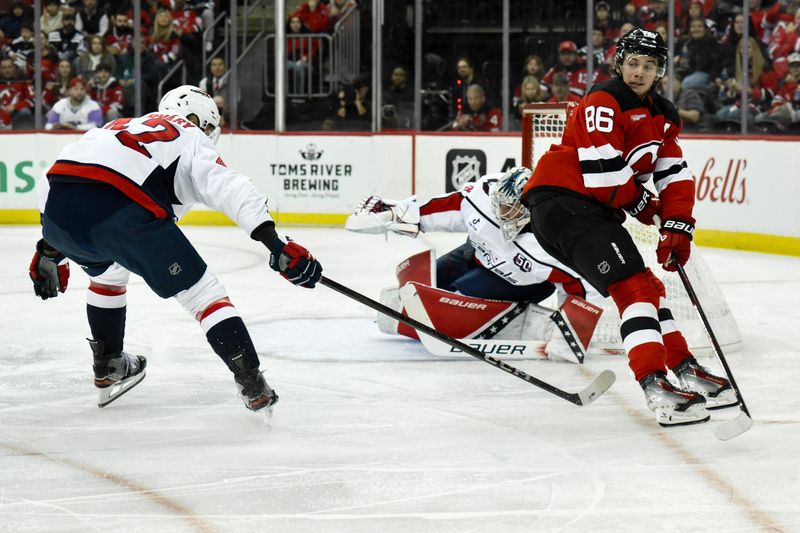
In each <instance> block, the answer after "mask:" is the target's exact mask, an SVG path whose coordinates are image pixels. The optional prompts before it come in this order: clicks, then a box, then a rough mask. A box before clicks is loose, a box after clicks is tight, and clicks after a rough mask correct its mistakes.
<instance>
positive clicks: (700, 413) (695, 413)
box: [655, 405, 711, 428]
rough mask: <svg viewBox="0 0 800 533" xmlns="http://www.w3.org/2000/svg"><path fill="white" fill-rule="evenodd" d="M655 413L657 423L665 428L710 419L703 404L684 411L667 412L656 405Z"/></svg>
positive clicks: (700, 422) (699, 422)
mask: <svg viewBox="0 0 800 533" xmlns="http://www.w3.org/2000/svg"><path fill="white" fill-rule="evenodd" d="M655 413H656V422H658V425H660V426H661V427H665V428H670V427H675V426H688V425H691V424H702V423H704V422H708V421H709V420H711V415H710V414H708V411H706V409H705V406H701V405H695V406H693V407H690V408H689V409H688V410H686V411H685V412H675V411H672V412H667V411H664V410H662V409H661V408H660V407H657V408H656V411H655Z"/></svg>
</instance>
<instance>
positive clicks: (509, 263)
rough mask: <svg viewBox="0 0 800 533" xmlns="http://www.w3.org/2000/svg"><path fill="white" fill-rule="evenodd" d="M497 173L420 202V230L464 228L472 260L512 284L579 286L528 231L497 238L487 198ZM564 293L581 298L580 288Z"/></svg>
mask: <svg viewBox="0 0 800 533" xmlns="http://www.w3.org/2000/svg"><path fill="white" fill-rule="evenodd" d="M502 176H503V174H502V173H495V174H487V175H485V176H483V177H482V178H480V179H479V180H478V181H477V182H474V183H473V182H469V183H466V184H464V185H463V186H462V187H461V190H459V191H456V192H453V193H450V194H447V195H444V196H438V197H436V198H432V199H431V200H430V201H428V202H427V203H426V204H424V205H422V206H420V224H419V227H420V230H422V231H424V232H428V231H450V232H462V231H463V232H467V233H468V235H469V241H470V244H471V245H472V247H473V248H474V249H475V260H476V261H478V263H479V264H480V265H481V266H483V267H484V268H487V269H489V270H491V271H492V272H494V273H495V274H497V275H498V276H500V277H501V278H503V279H504V280H506V281H508V282H509V283H511V284H513V285H534V284H536V283H542V282H544V281H552V282H554V283H564V284H569V283H577V284H578V285H580V283H581V282H580V281H577V279H578V274H577V273H575V272H574V271H573V270H571V269H570V268H568V267H567V266H565V265H563V264H561V263H560V262H559V261H558V260H556V259H555V258H553V257H552V256H550V254H548V253H547V252H545V251H544V249H543V248H542V247H541V245H540V244H539V241H537V240H536V237H534V235H533V233H531V232H530V231H527V230H523V231H522V232H520V233H519V234H518V235H517V236H516V237H515V238H514V239H513V240H512V241H506V240H505V239H504V238H503V234H502V232H501V231H500V221H499V220H498V219H497V217H496V216H495V214H494V212H493V211H492V205H491V196H490V191H491V188H492V187H493V186H494V184H495V183H496V182H497V180H498V179H500V178H501V177H502ZM570 292H571V293H572V294H578V295H581V296H582V297H584V296H585V294H586V288H585V287H581V288H578V290H571V291H570Z"/></svg>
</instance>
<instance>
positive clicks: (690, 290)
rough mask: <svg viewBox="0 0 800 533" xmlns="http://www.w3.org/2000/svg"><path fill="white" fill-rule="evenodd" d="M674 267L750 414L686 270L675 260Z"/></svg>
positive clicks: (748, 412)
mask: <svg viewBox="0 0 800 533" xmlns="http://www.w3.org/2000/svg"><path fill="white" fill-rule="evenodd" d="M675 267H676V268H677V270H678V276H680V278H681V281H682V282H683V287H684V288H685V289H686V294H688V295H689V300H691V302H692V305H693V306H694V308H695V310H697V314H698V315H700V320H702V321H703V325H704V326H705V328H706V333H708V338H710V339H711V345H712V346H713V347H714V352H715V353H716V354H717V359H719V362H720V363H721V364H722V368H724V369H725V374H727V376H728V380H729V381H730V382H731V387H733V390H734V391H736V397H737V398H738V399H739V407H740V408H741V409H742V412H744V413H745V414H746V415H747V416H750V411H749V410H748V409H747V406H746V405H745V403H744V398H742V393H741V391H740V390H739V386H738V385H736V380H735V379H733V373H732V372H731V369H730V367H729V366H728V361H727V360H726V359H725V356H724V355H723V353H722V348H720V346H719V342H717V336H716V335H714V330H713V329H711V323H710V322H709V321H708V318H706V313H705V311H703V307H702V306H701V305H700V300H699V299H698V298H697V293H695V292H694V287H692V282H691V281H689V276H688V275H686V271H685V270H684V269H683V267H682V266H681V265H680V264H679V263H678V262H677V261H675Z"/></svg>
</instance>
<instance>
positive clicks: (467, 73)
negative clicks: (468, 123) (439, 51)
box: [450, 57, 478, 116]
mask: <svg viewBox="0 0 800 533" xmlns="http://www.w3.org/2000/svg"><path fill="white" fill-rule="evenodd" d="M477 82H478V80H477V77H476V73H475V67H474V66H473V65H472V61H471V60H470V59H469V58H468V57H459V58H458V60H457V61H456V80H455V81H454V82H453V83H452V85H450V106H451V112H452V114H453V116H455V115H457V114H458V113H460V112H461V110H462V108H464V106H465V105H466V103H467V88H468V87H469V86H470V85H472V84H473V83H477Z"/></svg>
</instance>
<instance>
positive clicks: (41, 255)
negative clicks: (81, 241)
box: [28, 239, 69, 300]
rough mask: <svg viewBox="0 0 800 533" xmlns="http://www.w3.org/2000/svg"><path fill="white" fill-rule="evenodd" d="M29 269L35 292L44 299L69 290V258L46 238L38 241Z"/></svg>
mask: <svg viewBox="0 0 800 533" xmlns="http://www.w3.org/2000/svg"><path fill="white" fill-rule="evenodd" d="M28 271H29V274H30V276H31V281H33V292H34V293H36V296H38V297H40V298H41V299H42V300H47V299H48V298H55V297H56V296H58V293H59V292H64V291H66V290H67V283H68V282H69V260H68V259H67V258H66V257H65V256H64V254H62V253H61V252H59V251H58V250H56V249H55V248H52V247H51V246H50V245H49V244H47V243H46V242H45V240H44V239H39V242H37V243H36V253H34V254H33V259H31V266H30V267H28Z"/></svg>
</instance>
